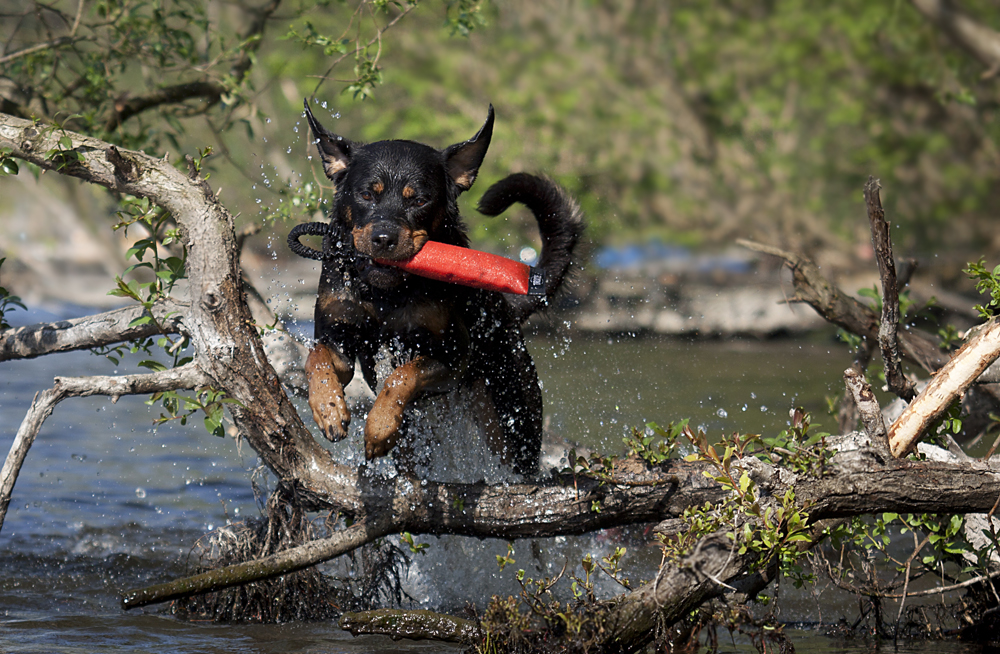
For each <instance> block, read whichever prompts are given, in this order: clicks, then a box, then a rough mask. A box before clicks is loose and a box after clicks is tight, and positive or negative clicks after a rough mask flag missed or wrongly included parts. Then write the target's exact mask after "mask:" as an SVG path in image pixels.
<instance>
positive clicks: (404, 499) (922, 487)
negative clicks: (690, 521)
mask: <svg viewBox="0 0 1000 654" xmlns="http://www.w3.org/2000/svg"><path fill="white" fill-rule="evenodd" d="M891 461H892V464H891V465H889V466H883V465H881V464H879V463H878V462H877V460H876V458H875V457H874V456H872V453H871V451H870V450H852V451H847V452H843V453H839V454H838V455H837V457H836V459H835V461H834V463H835V467H834V468H833V469H834V470H836V471H837V472H835V473H834V474H833V475H831V476H829V477H823V478H821V479H815V478H811V477H805V476H796V475H792V474H790V473H788V471H787V470H783V469H781V468H779V467H777V466H774V465H771V464H767V463H764V462H762V461H760V460H758V459H756V458H747V459H744V460H743V462H742V465H743V466H745V468H746V470H747V471H748V473H749V474H750V475H751V476H752V478H753V479H754V481H756V482H757V483H758V484H759V485H760V487H761V489H762V496H763V497H770V498H773V497H781V496H783V494H784V493H785V491H786V490H787V489H788V488H790V487H794V489H795V494H796V497H797V498H799V500H800V502H801V505H802V506H808V507H809V508H808V511H809V516H810V520H811V521H813V522H818V521H821V520H825V519H829V518H844V517H850V516H855V515H862V514H866V513H873V512H881V511H895V512H904V513H905V512H913V513H944V512H947V513H977V512H978V513H985V512H986V511H988V510H990V508H992V506H993V504H994V502H995V500H996V498H997V496H998V495H1000V466H993V465H990V464H988V463H982V462H968V463H961V464H957V463H937V462H927V463H921V464H905V465H900V464H898V463H896V462H895V460H891ZM621 463H622V465H621V466H620V468H621V469H619V467H618V466H616V470H615V473H614V475H613V476H612V477H611V478H610V479H608V478H603V477H602V478H601V479H600V480H598V479H592V478H589V477H578V478H577V484H576V487H574V486H573V485H571V482H570V480H552V481H550V482H549V483H547V484H519V485H510V486H503V487H500V486H496V487H491V486H485V485H483V484H440V483H434V482H426V483H425V482H421V481H417V480H415V479H412V478H402V479H398V478H397V480H395V481H394V482H393V483H392V484H387V485H384V486H377V485H371V486H368V487H367V489H366V492H365V494H364V497H363V498H359V499H361V500H362V501H363V502H364V504H365V510H366V511H367V512H368V513H367V515H369V516H370V518H368V520H372V521H373V522H371V523H369V524H371V525H372V527H371V529H372V531H371V534H372V539H374V538H377V537H381V536H384V535H386V534H392V533H402V532H404V531H405V532H410V533H412V534H435V535H442V534H458V535H465V536H475V537H479V538H485V537H496V538H507V539H515V538H520V537H528V536H530V537H537V538H544V537H549V536H557V535H568V534H582V533H587V532H590V531H594V530H597V529H601V528H608V527H613V526H622V525H628V524H635V523H651V522H658V521H660V520H664V519H667V518H678V517H680V516H682V515H683V514H684V511H685V509H687V508H688V507H690V506H695V505H698V506H701V505H704V504H705V503H709V504H712V505H717V504H719V503H720V502H722V501H724V500H725V499H726V497H728V493H727V492H726V491H724V490H723V489H722V487H721V486H719V485H718V484H717V483H715V482H714V481H713V480H711V479H708V478H706V476H705V474H704V472H705V471H706V470H709V469H710V468H709V467H708V466H707V465H706V464H702V463H688V462H685V461H678V460H671V461H669V462H668V463H666V464H664V465H662V466H659V467H657V468H647V467H645V466H644V465H643V464H641V463H640V462H639V461H638V460H636V459H628V460H626V461H624V462H621ZM640 466H641V467H642V469H641V470H639V469H638V468H639V467H640ZM638 482H641V483H638ZM567 483H568V484H570V485H563V484H567ZM595 500H596V501H599V502H600V506H601V511H600V513H596V512H594V511H593V510H592V507H593V503H594V502H595ZM383 520H384V521H386V522H381V521H383ZM365 542H368V541H366V540H364V539H361V538H359V537H357V536H356V535H355V536H352V537H350V538H346V539H345V537H343V536H341V535H335V536H332V537H330V539H324V540H323V541H315V543H317V545H315V546H312V544H310V546H302V547H301V548H295V550H288V551H287V552H288V553H282V554H280V555H276V556H280V557H283V558H282V560H283V561H284V562H285V563H283V564H281V565H286V564H287V565H291V566H292V567H289V568H282V567H278V563H276V562H275V557H268V558H266V559H261V560H260V561H258V562H251V563H255V565H251V564H240V565H239V566H230V567H231V568H234V569H233V570H229V569H228V568H222V569H221V571H220V572H219V573H218V574H219V577H218V578H219V579H223V580H232V583H230V584H228V585H235V584H239V583H247V582H249V581H257V580H259V579H261V578H264V577H270V576H274V575H278V574H284V573H286V572H289V571H291V570H297V569H301V568H302V567H306V566H308V565H313V564H315V563H319V562H321V561H324V560H327V559H328V558H333V557H334V556H339V555H341V554H344V553H346V552H347V551H350V549H353V548H354V547H360V546H361V545H363V544H364V543H365ZM727 543H729V544H730V545H731V543H732V541H728V540H727ZM713 547H714V546H713ZM324 557H325V558H324ZM712 560H713V561H714V560H715V559H714V558H713V559H712ZM741 560H742V559H741ZM706 565H707V564H706ZM257 566H259V567H257ZM727 566H728V564H727ZM254 570H257V571H258V572H260V574H261V575H263V577H261V576H254V575H253V571H254ZM725 570H728V567H726V566H722V565H721V564H720V563H718V562H716V563H714V564H713V565H712V566H709V567H706V568H704V569H703V570H702V571H701V573H700V574H701V578H702V579H703V580H704V579H717V580H719V581H720V582H724V583H726V584H730V582H731V581H732V575H728V576H727V575H726V574H723V573H724V572H725ZM671 574H673V573H671ZM696 576H697V575H696ZM237 577H238V579H237ZM202 579H204V580H202ZM216 583H217V582H216V578H215V577H205V576H204V575H199V580H198V581H192V580H191V579H188V580H178V581H176V582H172V583H170V584H163V585H161V586H157V587H154V588H157V589H162V590H155V591H154V590H150V589H144V590H141V591H130V593H129V594H128V597H140V596H141V597H143V598H145V599H144V600H143V604H147V603H152V602H159V601H165V599H176V598H177V597H180V596H182V595H178V594H175V592H177V591H178V590H179V589H183V588H187V589H189V590H190V591H191V592H190V593H189V594H194V593H197V592H206V591H204V590H200V589H201V588H202V587H203V586H202V585H203V584H208V585H211V586H212V588H213V589H218V588H220V587H223V586H219V585H216ZM669 583H670V584H680V585H679V586H677V588H682V587H684V588H686V587H687V586H686V585H685V584H688V581H683V580H681V579H673V578H671V580H670V581H669ZM713 583H715V582H713ZM716 585H719V584H716ZM663 592H665V591H663ZM692 592H694V591H692ZM699 592H702V591H699ZM643 597H645V596H643ZM657 597H660V596H659V595H658V596H657ZM692 597H693V596H692ZM661 599H662V597H661ZM657 601H660V599H658V600H657ZM664 601H666V600H664ZM671 601H673V600H671ZM687 601H688V600H687V599H684V600H683V601H682V602H681V604H682V605H685V606H686V604H684V602H687ZM136 602H137V600H132V599H130V600H129V602H128V605H129V607H130V608H131V607H133V606H139V605H140V604H138V603H136ZM622 628H623V629H624V627H622Z"/></svg>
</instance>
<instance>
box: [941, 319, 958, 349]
mask: <svg viewBox="0 0 1000 654" xmlns="http://www.w3.org/2000/svg"><path fill="white" fill-rule="evenodd" d="M938 338H940V339H941V343H940V345H939V347H940V348H941V349H942V350H951V349H952V348H954V347H955V346H956V345H961V343H962V336H961V335H960V334H959V333H958V330H957V329H955V325H951V324H949V325H945V326H944V327H941V328H940V329H938Z"/></svg>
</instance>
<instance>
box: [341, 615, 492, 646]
mask: <svg viewBox="0 0 1000 654" xmlns="http://www.w3.org/2000/svg"><path fill="white" fill-rule="evenodd" d="M338 624H339V625H340V628H341V629H343V630H344V631H349V632H351V634H352V635H354V636H360V635H362V634H377V635H380V636H389V637H390V638H392V639H393V640H396V639H399V638H408V639H410V640H437V641H441V642H445V643H471V642H475V641H477V640H480V639H482V638H483V637H484V634H483V629H482V628H481V627H480V626H479V625H477V624H476V623H475V622H473V621H472V620H465V619H463V618H456V617H455V616H453V615H446V614H444V613H435V612H433V611H424V610H420V609H416V610H411V611H403V610H396V609H378V610H375V611H359V612H357V613H345V614H344V615H342V616H341V618H340V622H339V623H338Z"/></svg>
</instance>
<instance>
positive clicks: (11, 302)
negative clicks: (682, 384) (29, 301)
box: [0, 257, 27, 331]
mask: <svg viewBox="0 0 1000 654" xmlns="http://www.w3.org/2000/svg"><path fill="white" fill-rule="evenodd" d="M6 260H7V258H6V257H0V268H3V262H4V261H6ZM15 308H19V309H21V310H22V311H23V310H25V309H26V308H27V307H25V306H24V303H23V302H21V298H19V297H18V296H16V295H13V294H12V293H11V292H10V291H8V290H7V289H6V288H4V287H3V286H0V331H3V330H5V329H10V323H8V322H7V320H6V318H5V317H4V315H5V314H6V313H7V312H9V311H11V310H13V309H15Z"/></svg>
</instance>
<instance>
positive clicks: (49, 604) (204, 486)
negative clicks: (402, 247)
mask: <svg viewBox="0 0 1000 654" xmlns="http://www.w3.org/2000/svg"><path fill="white" fill-rule="evenodd" d="M15 315H16V314H15ZM30 318H32V319H33V320H46V319H50V318H51V316H46V315H44V314H33V315H31V316H30ZM22 320H23V317H22ZM531 348H532V351H533V353H534V355H535V359H536V363H537V365H538V369H539V375H540V377H541V378H542V380H543V384H544V392H545V397H546V412H547V416H548V420H549V428H550V429H551V430H552V431H553V432H555V433H557V434H559V435H561V436H563V437H564V438H567V439H569V440H572V441H577V442H581V443H583V444H585V445H588V446H591V447H600V448H601V449H602V450H604V451H608V452H614V451H620V449H621V437H622V436H623V435H624V434H625V432H626V429H627V427H629V426H637V425H642V424H644V423H645V422H647V421H656V422H659V423H662V424H666V423H667V422H669V421H671V420H676V419H680V418H691V419H692V423H693V424H697V425H703V426H704V427H706V428H707V429H708V430H709V431H710V432H720V431H721V430H726V431H735V430H740V431H762V430H764V431H767V430H777V429H780V428H782V427H783V426H784V424H785V421H786V420H787V415H788V409H789V408H790V407H792V406H793V405H796V404H798V405H804V406H805V407H806V408H807V409H809V410H811V411H813V413H814V414H816V415H817V416H819V420H820V422H824V420H823V410H824V409H823V408H824V406H825V402H824V396H825V395H833V394H836V393H839V392H840V388H841V386H840V381H839V380H840V374H841V372H842V371H843V369H844V368H845V367H847V365H849V363H850V357H849V355H848V353H847V352H846V350H845V349H844V348H843V347H842V346H839V345H837V344H835V343H834V342H833V341H832V340H831V339H828V338H827V337H825V336H824V337H818V338H816V339H815V340H813V341H775V342H679V341H668V340H659V339H648V338H641V339H634V338H611V339H608V338H577V339H575V340H573V341H572V342H570V341H569V340H568V339H565V338H557V337H537V338H535V339H533V341H532V343H531ZM135 371H136V370H135V369H134V368H130V369H128V370H127V372H135ZM115 372H116V368H115V366H114V365H113V364H111V363H110V362H108V361H107V360H106V359H104V358H103V357H98V356H94V355H91V354H89V353H70V354H61V355H54V356H49V357H44V358H42V359H36V360H30V361H15V362H7V363H2V364H0V425H2V431H3V442H4V445H3V447H4V451H6V447H7V446H6V444H7V443H9V442H10V440H11V439H12V438H13V435H14V433H15V431H16V429H17V425H18V424H19V423H20V421H21V419H22V418H23V416H24V412H25V410H26V408H27V407H28V405H29V404H30V402H31V399H32V397H33V395H34V394H35V393H36V392H37V391H40V390H43V389H45V388H48V387H49V386H51V383H52V378H53V377H54V376H55V375H92V374H115ZM119 372H126V370H125V369H122V370H120V371H119ZM158 415H159V408H158V407H150V406H147V405H146V404H145V403H144V398H130V397H125V398H122V399H121V400H119V402H118V403H117V404H112V402H111V401H110V399H108V398H103V397H99V398H73V399H69V400H66V401H64V402H63V403H62V404H60V405H59V406H58V407H57V408H56V410H55V413H54V414H53V416H52V417H51V418H49V420H48V421H47V422H46V423H45V426H44V428H43V429H42V432H41V434H40V435H39V437H38V440H37V441H36V443H35V445H34V447H33V448H32V450H31V452H30V453H29V455H28V458H27V461H26V463H25V465H24V468H23V469H22V471H21V475H20V477H19V479H18V482H17V486H16V488H15V492H14V498H13V501H12V504H11V507H10V511H9V512H8V515H7V519H6V522H5V523H4V525H3V531H2V533H0V651H4V652H66V653H69V652H73V653H76V652H94V651H100V652H157V653H158V654H166V653H168V652H206V653H207V652H220V653H221V652H228V653H233V652H254V653H262V654H270V653H279V652H303V653H311V652H371V651H382V652H393V651H400V652H419V651H433V652H450V651H458V649H457V648H453V647H448V646H443V645H439V644H421V643H414V642H402V643H394V642H392V641H390V640H388V639H385V638H352V637H351V636H350V635H348V634H345V633H344V632H341V631H340V630H339V629H337V627H336V625H335V624H332V623H330V624H325V623H324V624H291V625H282V626H245V625H236V626H232V625H212V624H199V623H188V622H182V621H178V620H176V619H174V618H173V617H171V616H170V615H169V614H167V613H166V611H165V609H164V608H162V607H152V608H149V609H146V610H139V611H132V612H128V613H126V612H124V611H122V610H121V609H120V608H119V604H118V602H119V596H120V594H121V593H122V592H123V591H124V590H128V589H132V588H136V587H140V586H145V585H149V584H154V583H159V582H163V581H166V580H170V579H173V578H176V577H178V576H182V575H183V574H185V570H186V568H185V560H186V557H187V555H188V553H189V551H190V550H191V547H192V545H193V544H194V543H195V542H196V541H197V540H198V538H199V537H201V536H202V535H203V534H204V533H205V532H206V531H208V530H210V529H212V528H213V527H216V526H218V525H221V524H225V523H226V521H227V520H238V519H240V518H242V517H244V516H256V515H258V509H257V505H256V501H255V499H254V496H253V492H252V489H251V483H250V477H251V472H252V471H253V469H254V468H256V467H257V459H256V456H255V455H254V453H253V452H252V451H251V450H250V449H249V448H247V447H245V446H244V447H243V448H242V449H241V448H240V447H239V446H238V445H237V444H236V443H235V442H234V441H233V440H232V439H229V438H227V439H220V438H215V437H212V436H209V435H208V434H207V433H206V432H205V431H204V429H203V428H202V427H201V424H200V423H201V420H200V418H198V419H195V420H194V421H193V423H194V424H193V425H192V424H189V425H188V426H181V425H180V424H176V423H171V424H167V425H161V426H159V427H157V428H155V429H154V428H153V427H152V426H151V422H152V420H153V419H154V418H156V417H157V416H158ZM825 422H826V426H827V427H831V426H832V420H831V419H829V418H826V419H825ZM633 535H640V536H641V534H630V533H629V532H623V533H612V534H597V535H593V536H589V537H585V538H577V539H566V538H561V539H560V538H557V539H546V540H537V541H526V542H520V543H518V544H517V545H516V556H517V557H518V566H519V567H526V568H527V569H528V571H529V574H533V575H536V576H542V575H551V574H555V573H557V572H558V571H559V569H560V568H561V567H562V565H563V564H564V563H565V562H566V560H574V559H575V560H579V557H580V556H582V555H583V554H585V553H586V552H590V551H592V552H594V553H595V554H597V555H603V554H604V553H607V551H608V548H609V547H612V546H613V545H614V544H616V543H618V542H626V541H627V542H628V543H629V547H630V553H629V555H628V557H630V561H627V562H630V563H631V565H632V566H633V569H634V570H636V571H637V572H638V573H639V574H637V576H642V573H644V572H645V573H648V572H649V571H651V570H653V569H654V568H655V565H656V563H657V562H658V556H657V555H656V553H655V552H653V551H652V550H651V548H645V549H644V548H643V546H642V542H643V541H642V540H641V539H631V536H633ZM423 540H425V541H426V542H428V543H429V544H430V546H431V547H430V549H429V554H428V555H427V556H424V557H416V560H415V561H414V563H413V567H412V568H411V572H410V576H409V578H408V581H407V583H408V590H409V592H410V593H411V595H413V596H414V597H415V598H416V599H417V600H422V601H424V602H425V605H426V606H429V607H432V608H433V607H435V606H443V607H447V608H451V607H453V606H455V605H461V603H462V602H463V601H464V600H466V599H469V600H473V601H477V602H481V601H483V600H484V599H486V598H487V597H489V595H490V594H492V593H494V592H502V593H508V592H515V588H516V587H515V586H514V584H513V582H512V580H511V579H510V575H503V576H501V575H499V574H498V570H497V567H496V564H495V555H496V554H503V553H504V552H505V551H506V544H505V543H503V542H501V541H485V542H482V541H478V540H472V539H460V538H451V539H444V538H441V539H438V538H433V537H432V538H424V539H423ZM604 590H605V592H611V591H610V589H604ZM837 610H839V609H837V608H836V607H828V608H827V611H828V613H827V615H826V617H827V618H832V619H835V618H836V617H839V616H838V615H836V611H837ZM844 610H845V611H851V610H852V609H851V608H845V609H844ZM813 613H814V611H813V608H812V607H811V606H805V605H801V606H798V607H795V606H793V607H790V608H789V609H788V610H787V611H786V614H785V617H786V618H787V619H793V620H794V619H803V620H815V619H816V616H815V615H813ZM795 634H796V635H795V638H796V642H799V643H800V651H834V650H837V651H841V649H842V648H841V645H840V644H838V643H835V642H834V641H831V640H830V639H827V638H824V637H821V636H818V635H816V634H815V633H813V632H795ZM724 649H726V646H725V644H724ZM729 649H740V650H743V651H747V646H746V645H745V644H741V645H739V646H736V645H733V646H731V647H729ZM906 651H923V649H922V648H917V649H911V650H906ZM954 651H959V650H958V649H955V650H954Z"/></svg>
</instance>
